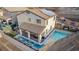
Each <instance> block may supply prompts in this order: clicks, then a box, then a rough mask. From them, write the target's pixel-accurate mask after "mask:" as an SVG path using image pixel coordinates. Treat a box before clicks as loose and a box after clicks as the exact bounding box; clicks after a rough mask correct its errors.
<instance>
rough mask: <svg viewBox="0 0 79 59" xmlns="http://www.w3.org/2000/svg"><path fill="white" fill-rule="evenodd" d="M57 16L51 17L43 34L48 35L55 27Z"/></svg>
mask: <svg viewBox="0 0 79 59" xmlns="http://www.w3.org/2000/svg"><path fill="white" fill-rule="evenodd" d="M55 21H56V16H53V17H51V18H49V20H48V25H47V26H46V28H45V31H44V33H43V36H47V35H48V34H49V33H50V32H51V31H52V30H53V29H54V27H55Z"/></svg>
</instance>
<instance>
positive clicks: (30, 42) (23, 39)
mask: <svg viewBox="0 0 79 59" xmlns="http://www.w3.org/2000/svg"><path fill="white" fill-rule="evenodd" d="M15 38H16V39H17V40H18V41H20V42H21V43H23V44H24V45H27V46H29V47H30V48H33V49H35V50H39V49H40V48H42V47H43V46H44V45H43V44H42V45H41V44H39V43H37V42H35V41H33V40H31V39H29V38H26V37H24V36H21V35H17V36H16V37H15Z"/></svg>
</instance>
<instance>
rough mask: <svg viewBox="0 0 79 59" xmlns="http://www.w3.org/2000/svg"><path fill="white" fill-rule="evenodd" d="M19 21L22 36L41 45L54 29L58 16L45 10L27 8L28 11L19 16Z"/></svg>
mask: <svg viewBox="0 0 79 59" xmlns="http://www.w3.org/2000/svg"><path fill="white" fill-rule="evenodd" d="M17 19H18V24H19V27H20V34H22V35H24V36H26V37H28V38H31V39H33V40H35V41H37V42H39V43H41V42H43V41H44V39H46V38H47V36H48V35H49V33H50V32H51V31H52V30H53V29H54V27H55V21H56V15H55V13H54V12H52V11H50V10H46V9H44V8H43V9H42V8H41V9H40V8H27V9H26V11H24V12H23V13H21V14H19V15H17Z"/></svg>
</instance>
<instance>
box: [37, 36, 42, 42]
mask: <svg viewBox="0 0 79 59" xmlns="http://www.w3.org/2000/svg"><path fill="white" fill-rule="evenodd" d="M41 38H42V36H41V35H38V42H39V43H40V42H41Z"/></svg>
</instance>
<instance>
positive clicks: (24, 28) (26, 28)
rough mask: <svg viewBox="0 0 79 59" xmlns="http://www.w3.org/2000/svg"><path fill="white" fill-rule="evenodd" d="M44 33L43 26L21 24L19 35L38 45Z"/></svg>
mask: <svg viewBox="0 0 79 59" xmlns="http://www.w3.org/2000/svg"><path fill="white" fill-rule="evenodd" d="M44 31H45V26H40V25H35V24H31V23H22V24H21V26H20V34H22V35H23V36H25V37H28V38H30V39H32V40H34V41H36V42H39V43H41V42H42V41H43V36H42V35H43V33H44Z"/></svg>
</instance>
